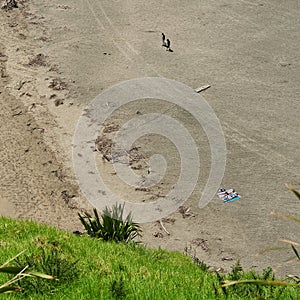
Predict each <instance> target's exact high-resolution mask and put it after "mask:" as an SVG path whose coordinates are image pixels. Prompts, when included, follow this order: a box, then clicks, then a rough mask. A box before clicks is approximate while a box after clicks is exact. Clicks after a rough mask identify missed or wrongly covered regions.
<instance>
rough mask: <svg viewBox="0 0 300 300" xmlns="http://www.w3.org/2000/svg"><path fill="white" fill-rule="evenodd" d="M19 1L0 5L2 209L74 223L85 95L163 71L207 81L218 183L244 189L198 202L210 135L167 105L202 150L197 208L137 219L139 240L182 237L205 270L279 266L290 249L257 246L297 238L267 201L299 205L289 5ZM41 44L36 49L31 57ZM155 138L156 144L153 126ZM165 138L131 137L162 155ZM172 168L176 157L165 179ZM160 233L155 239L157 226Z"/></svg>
mask: <svg viewBox="0 0 300 300" xmlns="http://www.w3.org/2000/svg"><path fill="white" fill-rule="evenodd" d="M24 5H25V8H23V9H18V10H14V11H12V12H8V13H4V12H1V15H0V16H1V24H3V26H2V27H1V29H0V30H1V31H2V32H3V34H1V36H4V39H3V42H2V43H3V45H2V46H3V48H2V49H1V51H3V53H4V54H5V56H3V57H1V60H2V68H4V67H5V68H6V71H5V72H7V74H8V76H9V77H4V78H1V80H2V81H1V92H2V94H1V108H2V112H3V117H2V118H1V122H2V123H1V128H4V130H2V132H1V141H4V143H3V144H5V145H7V146H5V147H2V148H1V162H2V166H1V167H2V170H3V171H1V186H2V191H1V211H3V213H4V214H10V215H14V216H17V217H24V218H33V219H36V220H39V221H44V222H47V223H51V224H54V225H58V226H60V227H62V228H65V229H68V230H73V229H74V230H75V229H77V228H78V226H79V225H78V222H77V220H76V219H77V217H76V212H77V211H78V209H83V208H87V207H88V203H87V202H86V200H85V198H84V197H82V196H81V195H80V193H79V190H78V187H77V186H76V181H75V178H74V175H73V170H72V157H71V145H72V138H73V133H74V129H75V126H76V123H77V120H78V117H79V116H80V114H81V113H82V110H83V109H84V107H85V105H87V104H88V103H89V102H90V101H91V100H92V99H93V98H94V97H95V96H96V95H98V94H99V93H100V92H101V91H102V90H103V89H105V88H108V87H110V86H111V85H112V84H115V83H118V82H121V81H123V80H126V79H131V78H137V77H142V76H164V77H167V78H171V79H175V80H177V81H181V82H183V83H185V84H187V85H189V86H191V87H194V88H195V87H198V86H200V85H202V84H206V83H209V84H211V85H212V87H211V88H210V89H209V90H207V91H205V92H204V93H203V95H204V97H205V99H206V100H207V101H208V102H209V104H210V105H211V106H212V108H213V109H214V110H215V112H216V114H217V116H218V117H219V119H220V122H221V124H222V127H223V130H224V133H225V138H226V144H227V165H226V173H225V176H224V179H223V184H224V185H225V186H231V185H233V186H234V187H235V188H236V189H237V190H238V191H239V193H240V194H241V195H242V199H241V201H237V202H234V203H232V204H230V205H224V204H222V203H220V201H219V200H218V199H217V198H216V199H214V200H213V201H212V202H211V203H210V205H209V206H207V207H205V208H204V209H201V210H200V209H199V208H198V206H197V203H198V199H199V196H200V195H201V189H202V188H203V182H204V181H205V178H207V176H208V172H209V160H210V154H209V149H208V148H207V145H206V144H207V140H205V135H204V134H203V132H201V128H198V127H195V126H194V123H193V121H191V120H190V118H189V116H188V115H186V114H185V113H184V112H183V111H181V110H180V109H175V110H174V109H173V110H171V112H170V115H171V116H172V117H175V118H177V119H178V120H179V121H180V122H182V123H183V124H185V126H186V127H187V128H189V130H190V131H191V132H192V135H193V137H195V140H196V141H197V143H198V145H199V147H200V149H201V151H200V152H201V153H200V154H201V155H200V156H201V159H202V166H203V168H202V170H201V172H202V173H201V176H202V177H201V180H199V186H197V188H196V190H195V192H194V193H193V195H192V197H191V198H190V199H189V201H188V202H187V203H186V205H187V206H190V207H191V211H192V213H193V215H194V216H188V217H187V218H183V217H182V215H181V214H180V213H179V212H176V213H175V214H174V215H172V216H171V218H173V219H175V220H174V222H172V221H169V223H167V222H166V223H165V226H166V228H167V230H168V231H169V232H170V236H168V235H166V233H165V232H164V231H163V230H162V229H161V227H160V226H159V225H158V224H146V225H145V226H144V232H145V233H144V240H145V241H146V242H147V243H149V244H150V245H151V246H158V245H161V246H162V247H165V248H168V249H171V250H179V251H183V250H184V248H185V247H188V249H190V251H191V252H192V254H197V255H198V256H199V257H200V259H204V260H205V261H207V262H208V263H210V264H212V265H213V266H215V267H219V266H222V267H224V268H225V269H227V268H229V266H230V265H231V264H232V260H236V259H241V261H242V263H243V264H244V265H245V266H246V267H252V266H254V267H258V268H262V267H265V266H268V265H272V266H274V267H276V268H277V269H278V271H281V272H285V270H286V269H285V267H281V265H283V262H284V260H285V259H286V258H287V255H288V252H282V253H276V254H274V253H272V254H270V253H266V254H264V255H258V252H259V251H260V250H261V249H264V248H266V247H271V246H274V245H278V244H277V243H276V239H277V237H279V236H284V237H286V238H295V237H297V236H296V234H297V232H298V230H297V228H296V226H294V224H291V223H289V222H287V221H284V220H278V219H276V218H274V217H273V216H270V212H271V211H273V210H275V211H280V212H283V213H294V212H295V211H297V210H298V209H299V205H298V202H297V201H296V199H294V198H293V196H292V195H291V194H290V192H289V191H287V190H286V188H285V187H284V183H285V182H291V183H296V182H297V181H299V159H298V158H299V140H300V139H299V128H300V123H299V117H298V116H299V108H298V104H297V101H298V96H299V86H298V84H297V81H296V78H297V77H299V55H298V49H299V41H298V40H297V39H296V34H297V32H299V20H298V18H297V15H299V3H298V2H297V1H292V0H289V1H285V4H284V5H283V4H282V2H281V1H264V2H261V3H260V2H253V1H225V0H222V1H191V0H189V1H172V5H170V3H169V1H161V2H160V3H159V4H158V3H157V1H139V2H136V1H122V2H121V1H113V2H112V1H92V0H78V1H76V2H75V3H74V1H69V0H64V1H59V0H54V1H51V2H49V1H41V0H39V1H33V2H32V4H31V5H30V7H28V3H27V2H26V1H25V2H24ZM15 24H17V25H15ZM161 31H164V32H166V33H167V35H168V36H170V38H171V41H172V48H173V50H174V52H173V53H168V52H166V51H164V50H163V49H162V47H161V45H160V32H161ZM4 33H5V34H4ZM4 45H5V48H4ZM37 54H43V55H44V56H45V59H44V60H43V59H42V60H41V61H38V62H37V63H36V64H35V63H34V61H33V63H32V64H31V65H28V62H30V61H31V62H32V59H33V58H36V55H37ZM41 57H42V56H40V58H41ZM42 58H43V57H42ZM53 78H59V80H60V82H61V86H62V87H63V88H62V89H61V90H54V89H53V87H52V88H51V87H49V85H51V82H52V80H53ZM64 84H66V87H65V88H64ZM26 93H29V95H28V94H26ZM60 100H61V101H62V102H63V104H62V105H59V106H56V105H55V101H57V102H56V103H59V102H60ZM33 104H34V105H33ZM160 105H161V104H158V103H152V104H151V105H150V106H147V104H145V103H140V104H135V105H133V106H131V107H129V108H126V109H125V110H124V111H123V113H120V114H119V115H116V116H114V118H113V119H112V120H113V121H114V122H116V123H119V124H122V123H123V122H124V119H125V120H128V119H130V118H131V117H132V116H133V115H134V114H135V113H136V111H140V112H141V113H146V112H151V111H152V110H153V111H154V110H155V109H157V110H158V111H161V109H162V108H161V107H160ZM165 108H166V107H165ZM19 111H22V113H21V114H20V115H16V116H14V117H12V115H14V114H18V113H19ZM2 112H1V115H2ZM122 118H123V119H122ZM28 123H30V125H28ZM34 128H42V129H35V130H33V129H34ZM153 141H154V142H155V141H156V142H159V143H161V141H160V140H159V139H158V138H157V137H154V138H153V139H151V142H153ZM164 143H166V141H165V142H164ZM147 145H148V146H149V145H150V146H149V147H150V149H148V150H147V148H146V146H147ZM166 145H168V144H164V147H157V146H155V145H152V144H149V140H144V141H142V140H141V141H139V146H143V149H144V151H145V153H147V151H148V152H149V153H153V151H155V150H157V149H160V151H163V149H167V150H166V151H165V153H164V154H166V156H167V158H168V159H169V160H170V161H172V159H173V158H174V157H176V151H175V149H173V148H172V147H171V145H168V146H166ZM28 149H29V150H28ZM27 150H28V151H27ZM25 151H27V152H25ZM16 158H17V159H16ZM49 161H51V162H52V163H49ZM99 165H100V168H101V167H102V168H103V170H104V173H105V174H110V173H109V172H110V171H111V170H110V167H109V166H108V164H106V165H104V164H103V163H102V161H101V159H99ZM176 172H177V171H176V167H174V168H173V169H172V171H171V172H170V173H169V174H168V178H166V180H165V182H166V186H168V185H170V184H171V182H172V180H174V177H176V174H177V173H176ZM106 179H107V181H108V182H110V184H112V185H113V186H114V187H115V189H116V191H117V192H119V193H122V195H123V196H129V197H133V198H135V197H136V199H140V198H143V197H144V198H145V197H149V196H150V198H151V196H153V195H155V194H157V190H152V191H150V193H148V194H147V193H143V192H134V191H132V190H130V189H128V188H126V187H125V186H124V185H122V184H120V183H119V185H118V184H117V181H115V179H114V177H113V176H107V178H106ZM10 182H11V183H10ZM63 191H67V192H63ZM163 192H164V190H163ZM66 195H67V196H66ZM72 195H74V197H72V198H70V196H72ZM2 201H3V202H2ZM8 202H9V205H10V206H11V207H10V209H8V208H7V205H8ZM158 232H159V233H161V234H162V235H163V237H162V238H160V237H155V236H154V235H153V234H156V235H157V233H158ZM157 236H160V235H157ZM274 256H276V259H274ZM291 256H292V255H291ZM289 268H290V267H289ZM288 270H289V271H290V272H291V271H292V270H291V269H288Z"/></svg>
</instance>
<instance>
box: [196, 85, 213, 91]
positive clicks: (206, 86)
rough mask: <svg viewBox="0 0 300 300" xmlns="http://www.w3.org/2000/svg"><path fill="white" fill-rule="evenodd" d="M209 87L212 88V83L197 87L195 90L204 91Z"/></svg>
mask: <svg viewBox="0 0 300 300" xmlns="http://www.w3.org/2000/svg"><path fill="white" fill-rule="evenodd" d="M208 88H210V85H209V84H206V85H203V86H200V87H199V88H197V89H195V92H196V93H200V92H202V91H205V90H207V89H208Z"/></svg>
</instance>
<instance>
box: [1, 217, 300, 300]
mask: <svg viewBox="0 0 300 300" xmlns="http://www.w3.org/2000/svg"><path fill="white" fill-rule="evenodd" d="M23 249H27V251H26V252H25V253H26V255H33V256H34V254H38V253H39V251H41V249H43V251H44V250H45V251H48V252H51V251H56V252H58V253H59V254H60V255H61V257H62V259H64V260H68V261H71V262H74V261H77V260H79V261H78V263H77V264H76V266H77V267H78V269H79V276H77V277H74V278H73V279H72V280H70V281H69V282H67V283H65V282H62V284H61V285H57V284H56V286H55V290H54V291H53V290H52V291H51V293H47V294H46V295H42V296H41V294H35V293H33V292H30V293H29V292H28V293H27V294H26V293H25V294H22V293H12V294H5V296H2V297H5V299H68V300H69V299H71V300H73V299H76V300H79V299H84V300H86V299H263V298H258V295H256V294H255V293H259V294H261V295H262V296H264V299H300V293H299V291H300V290H299V289H298V288H295V287H276V286H275V287H274V286H273V287H269V286H260V287H259V289H253V288H251V289H249V285H245V286H246V287H245V288H243V287H242V286H241V285H239V286H238V288H235V287H229V288H226V289H224V291H226V293H224V292H223V290H222V288H221V284H220V279H221V280H224V279H226V278H227V279H232V274H231V277H230V275H229V277H224V276H223V277H222V278H220V277H218V276H217V274H214V273H211V272H209V271H207V270H205V268H201V267H200V266H199V265H197V264H196V263H194V262H193V261H192V259H191V258H189V257H187V256H185V255H184V254H181V253H177V252H168V251H163V250H160V249H159V250H152V249H148V248H146V247H143V246H138V245H136V244H134V243H129V244H124V243H115V242H104V241H101V240H99V239H93V238H90V237H88V236H81V237H80V236H76V235H73V234H71V233H68V232H64V231H61V230H58V229H55V228H51V227H47V226H45V225H39V224H36V223H34V222H31V221H26V222H24V221H16V220H11V219H7V218H2V217H0V264H1V263H4V262H5V261H7V260H8V259H10V258H11V257H13V256H14V255H16V254H18V253H20V252H21V251H22V250H23ZM25 253H24V254H25ZM235 272H236V271H235ZM239 272H240V273H239V275H238V279H251V278H253V276H252V275H251V272H248V273H244V272H242V271H239ZM9 278H10V277H9V276H8V275H6V274H0V284H1V283H4V282H6V281H7V280H8V279H9ZM247 288H248V290H247Z"/></svg>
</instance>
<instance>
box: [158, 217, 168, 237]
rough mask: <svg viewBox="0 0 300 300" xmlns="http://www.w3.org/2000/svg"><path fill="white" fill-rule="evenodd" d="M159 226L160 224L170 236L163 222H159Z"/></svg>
mask: <svg viewBox="0 0 300 300" xmlns="http://www.w3.org/2000/svg"><path fill="white" fill-rule="evenodd" d="M159 224H160V226H161V228H162V229H163V230H164V231H165V232H166V233H167V235H170V232H169V231H168V230H167V229H166V227H165V226H164V224H163V222H162V220H159Z"/></svg>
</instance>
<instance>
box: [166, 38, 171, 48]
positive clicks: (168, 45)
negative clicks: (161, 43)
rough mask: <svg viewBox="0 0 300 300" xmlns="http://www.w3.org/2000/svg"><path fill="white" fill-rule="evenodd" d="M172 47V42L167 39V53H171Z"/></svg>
mask: <svg viewBox="0 0 300 300" xmlns="http://www.w3.org/2000/svg"><path fill="white" fill-rule="evenodd" d="M170 46H171V42H170V40H169V39H167V42H166V47H167V51H171V48H170Z"/></svg>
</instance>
